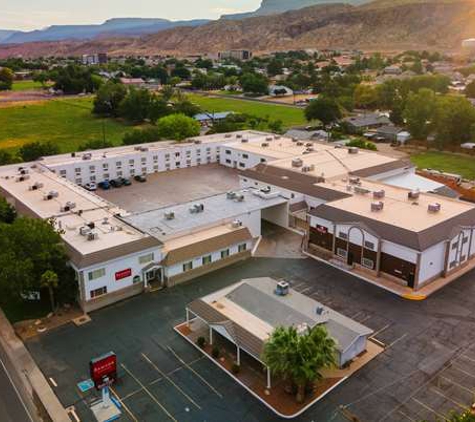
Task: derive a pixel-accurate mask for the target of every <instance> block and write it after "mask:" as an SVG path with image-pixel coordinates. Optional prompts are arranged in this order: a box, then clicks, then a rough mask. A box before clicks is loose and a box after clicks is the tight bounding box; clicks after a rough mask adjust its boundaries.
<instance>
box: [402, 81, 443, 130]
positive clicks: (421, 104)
mask: <svg viewBox="0 0 475 422" xmlns="http://www.w3.org/2000/svg"><path fill="white" fill-rule="evenodd" d="M435 102H436V96H435V93H434V91H432V90H430V89H427V88H423V89H421V90H419V92H418V93H411V94H409V98H408V99H407V103H406V107H405V109H404V112H403V116H404V119H405V121H406V124H407V128H408V129H409V132H410V133H411V135H412V136H413V137H414V138H415V139H426V138H427V136H428V135H429V133H430V131H431V128H432V120H433V118H434V112H435Z"/></svg>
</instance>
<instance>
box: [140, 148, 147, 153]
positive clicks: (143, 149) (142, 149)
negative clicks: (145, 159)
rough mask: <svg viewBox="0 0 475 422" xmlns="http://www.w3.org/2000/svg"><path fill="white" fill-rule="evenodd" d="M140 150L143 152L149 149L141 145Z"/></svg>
mask: <svg viewBox="0 0 475 422" xmlns="http://www.w3.org/2000/svg"><path fill="white" fill-rule="evenodd" d="M140 151H142V152H147V151H148V147H140Z"/></svg>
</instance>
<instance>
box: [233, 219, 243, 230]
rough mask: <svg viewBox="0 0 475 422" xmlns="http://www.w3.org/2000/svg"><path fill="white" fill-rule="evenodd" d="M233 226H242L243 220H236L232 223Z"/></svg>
mask: <svg viewBox="0 0 475 422" xmlns="http://www.w3.org/2000/svg"><path fill="white" fill-rule="evenodd" d="M231 227H232V228H233V229H237V228H239V227H242V221H240V220H234V221H233V222H232V223H231Z"/></svg>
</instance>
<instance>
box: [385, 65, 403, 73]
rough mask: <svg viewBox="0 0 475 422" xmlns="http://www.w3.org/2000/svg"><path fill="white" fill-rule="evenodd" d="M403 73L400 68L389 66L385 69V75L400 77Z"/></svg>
mask: <svg viewBox="0 0 475 422" xmlns="http://www.w3.org/2000/svg"><path fill="white" fill-rule="evenodd" d="M401 73H402V69H401V68H400V67H399V66H395V65H393V66H387V67H385V68H384V74H385V75H400V74H401Z"/></svg>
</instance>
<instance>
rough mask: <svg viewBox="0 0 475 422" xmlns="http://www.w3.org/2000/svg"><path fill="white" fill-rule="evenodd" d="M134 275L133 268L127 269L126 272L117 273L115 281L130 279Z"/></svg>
mask: <svg viewBox="0 0 475 422" xmlns="http://www.w3.org/2000/svg"><path fill="white" fill-rule="evenodd" d="M131 275H132V268H127V269H126V270H122V271H117V272H116V273H115V280H116V281H118V280H122V279H123V278H127V277H130V276H131Z"/></svg>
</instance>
